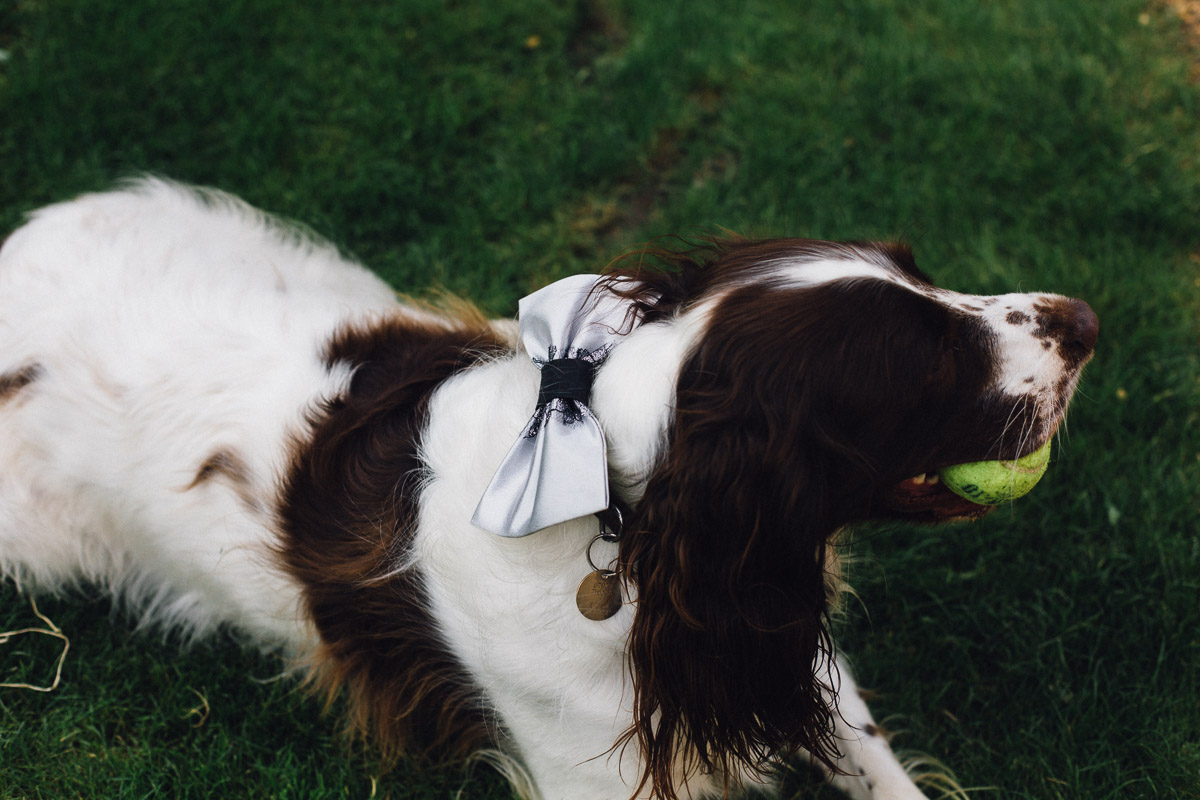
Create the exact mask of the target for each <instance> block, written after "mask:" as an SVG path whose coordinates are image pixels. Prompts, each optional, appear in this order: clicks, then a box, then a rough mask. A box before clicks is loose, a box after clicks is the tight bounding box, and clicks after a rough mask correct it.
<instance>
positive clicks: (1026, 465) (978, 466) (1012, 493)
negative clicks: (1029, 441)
mask: <svg viewBox="0 0 1200 800" xmlns="http://www.w3.org/2000/svg"><path fill="white" fill-rule="evenodd" d="M1049 464H1050V442H1049V440H1047V441H1046V443H1045V444H1044V445H1042V447H1041V449H1039V450H1035V451H1033V452H1032V453H1030V454H1029V455H1027V456H1022V457H1021V458H1018V459H1016V460H1015V461H975V462H973V463H970V464H956V465H955V466H953V467H946V468H945V469H943V470H942V471H941V472H939V473H938V475H940V476H941V479H942V483H944V484H946V488H947V489H949V490H950V491H952V492H954V493H955V494H956V495H958V496H959V497H964V498H966V499H967V500H970V501H971V502H972V503H978V504H979V505H981V506H994V505H996V504H997V503H1003V502H1004V501H1005V500H1015V499H1016V498H1018V497H1020V496H1021V495H1023V494H1026V493H1027V492H1028V491H1029V490H1030V489H1032V488H1033V487H1034V485H1036V484H1037V482H1038V481H1039V480H1041V479H1042V476H1043V475H1045V474H1046V467H1047V466H1048V465H1049Z"/></svg>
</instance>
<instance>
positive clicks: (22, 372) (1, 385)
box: [0, 363, 42, 403]
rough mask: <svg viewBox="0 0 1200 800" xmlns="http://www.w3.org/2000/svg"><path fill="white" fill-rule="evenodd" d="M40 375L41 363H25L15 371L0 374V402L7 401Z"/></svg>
mask: <svg viewBox="0 0 1200 800" xmlns="http://www.w3.org/2000/svg"><path fill="white" fill-rule="evenodd" d="M41 376H42V365H41V364H36V363H34V364H26V365H25V366H23V367H21V368H20V369H18V370H16V371H15V372H5V373H3V374H0V403H7V402H8V401H9V400H11V399H12V398H13V397H14V396H16V394H17V393H18V392H20V391H21V390H22V389H24V388H25V387H26V386H28V385H29V384H31V383H33V382H34V381H36V380H37V379H38V378H40V377H41Z"/></svg>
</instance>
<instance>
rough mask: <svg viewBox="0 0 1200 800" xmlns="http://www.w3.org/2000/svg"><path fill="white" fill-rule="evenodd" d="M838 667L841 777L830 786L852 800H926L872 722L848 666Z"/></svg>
mask: <svg viewBox="0 0 1200 800" xmlns="http://www.w3.org/2000/svg"><path fill="white" fill-rule="evenodd" d="M837 666H838V669H837V671H838V673H839V674H840V676H841V679H840V687H839V690H838V700H837V702H838V714H837V715H836V716H835V720H836V724H835V730H834V735H835V736H836V737H837V746H838V749H839V750H840V751H841V758H839V759H838V767H839V768H840V769H841V771H842V773H843V774H840V775H831V776H829V782H830V784H831V785H833V786H834V787H836V788H838V789H840V790H842V791H843V792H845V793H846V794H847V795H849V796H850V797H851V798H853V800H925V795H924V794H922V793H921V791H920V790H919V789H917V787H916V784H914V783H913V781H912V779H911V778H910V777H909V776H908V774H907V773H906V772H905V771H904V767H902V766H901V765H900V761H899V760H898V759H897V758H896V755H895V754H894V753H893V752H892V748H891V746H890V745H888V743H887V740H886V739H885V738H884V736H883V731H882V729H881V728H879V726H878V725H876V724H875V720H874V719H872V717H871V712H870V711H869V710H868V709H867V704H866V702H864V701H863V699H862V696H861V695H860V694H859V691H858V685H857V684H856V683H855V682H854V676H853V674H852V673H851V672H850V668H849V666H847V664H846V663H845V661H843V660H842V659H841V658H839V659H838V660H837Z"/></svg>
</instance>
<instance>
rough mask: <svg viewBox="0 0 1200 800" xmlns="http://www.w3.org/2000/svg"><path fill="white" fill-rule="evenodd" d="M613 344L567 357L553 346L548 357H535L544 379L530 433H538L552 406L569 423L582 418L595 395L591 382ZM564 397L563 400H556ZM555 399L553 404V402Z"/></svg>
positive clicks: (529, 429) (577, 351)
mask: <svg viewBox="0 0 1200 800" xmlns="http://www.w3.org/2000/svg"><path fill="white" fill-rule="evenodd" d="M610 349H611V348H609V347H604V348H601V349H599V350H576V351H574V354H573V355H571V356H570V357H568V358H555V355H557V348H556V347H553V346H552V347H551V348H550V352H549V353H548V355H549V356H550V358H549V359H547V360H545V361H543V360H542V359H534V363H536V364H537V365H538V366H539V367H540V368H541V370H542V382H541V385H540V386H539V387H538V400H537V411H536V412H534V415H533V419H531V420H530V424H529V428H528V429H527V431H526V435H527V436H537V435H538V432H539V431H540V430H541V428H542V424H543V423H544V422H545V420H546V416H547V415H548V414H549V413H550V412H551V411H552V410H553V411H557V412H558V413H559V414H561V415H562V420H563V422H564V423H566V424H567V425H574V424H576V423H578V422H580V421H581V420H582V419H583V416H584V412H585V411H586V410H587V406H588V401H589V400H590V399H591V396H592V382H593V381H594V380H595V379H596V369H597V368H598V367H599V366H600V364H601V363H603V361H604V358H605V357H606V356H607V355H608V351H609V350H610ZM555 400H562V401H564V402H562V403H553V401H555ZM552 403H553V407H552V405H551V404H552Z"/></svg>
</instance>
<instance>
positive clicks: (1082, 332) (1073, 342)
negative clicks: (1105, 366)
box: [1038, 298, 1100, 364]
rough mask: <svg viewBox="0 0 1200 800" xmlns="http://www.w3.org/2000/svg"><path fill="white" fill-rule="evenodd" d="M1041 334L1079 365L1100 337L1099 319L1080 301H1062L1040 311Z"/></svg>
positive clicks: (1090, 352) (1069, 359)
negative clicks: (1056, 343) (1055, 343)
mask: <svg viewBox="0 0 1200 800" xmlns="http://www.w3.org/2000/svg"><path fill="white" fill-rule="evenodd" d="M1038 322H1039V323H1040V325H1041V329H1042V331H1043V332H1044V334H1045V335H1046V336H1048V337H1050V338H1051V339H1054V340H1055V341H1057V342H1058V343H1059V346H1060V348H1061V350H1060V352H1061V353H1062V356H1063V358H1064V359H1066V360H1067V361H1069V362H1073V363H1078V364H1082V363H1083V362H1084V361H1086V360H1087V359H1088V358H1089V357H1090V356H1091V354H1092V350H1094V349H1095V347H1096V340H1097V339H1098V338H1099V336H1100V319H1099V317H1097V316H1096V312H1095V311H1092V307H1091V306H1089V305H1088V304H1087V303H1085V302H1083V301H1082V300H1076V299H1074V298H1063V299H1061V300H1059V301H1057V302H1055V303H1054V304H1053V305H1052V306H1050V307H1049V308H1045V309H1042V315H1041V316H1040V318H1039V319H1038Z"/></svg>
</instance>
